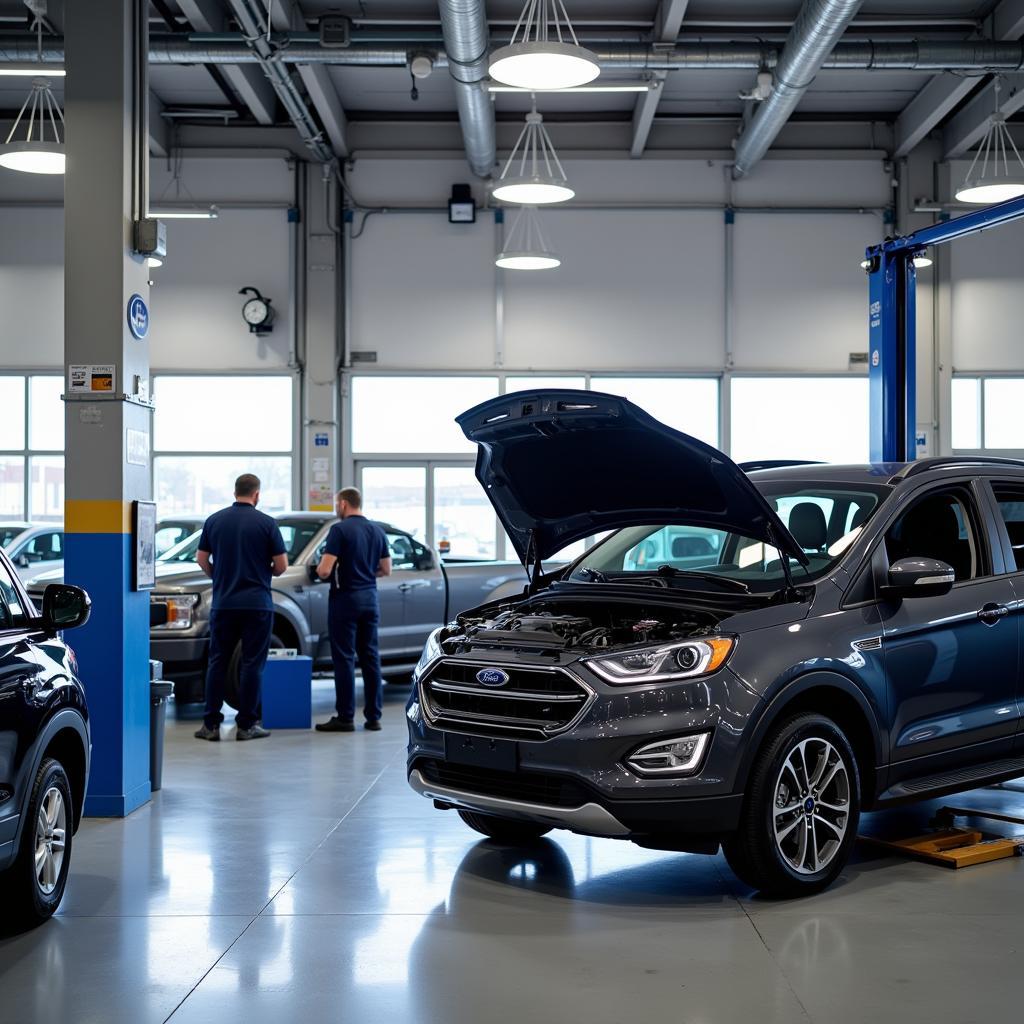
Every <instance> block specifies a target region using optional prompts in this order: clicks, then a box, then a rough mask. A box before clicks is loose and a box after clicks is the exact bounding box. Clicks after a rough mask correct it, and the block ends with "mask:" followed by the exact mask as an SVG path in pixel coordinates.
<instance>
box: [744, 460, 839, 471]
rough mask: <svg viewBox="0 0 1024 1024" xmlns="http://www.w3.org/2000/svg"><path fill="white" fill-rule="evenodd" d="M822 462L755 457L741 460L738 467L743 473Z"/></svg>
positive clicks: (813, 464) (819, 463) (814, 464)
mask: <svg viewBox="0 0 1024 1024" xmlns="http://www.w3.org/2000/svg"><path fill="white" fill-rule="evenodd" d="M821 465H824V463H822V462H819V461H817V460H815V459H755V460H752V461H750V462H741V463H740V464H739V467H740V469H742V470H743V472H744V473H753V472H755V471H756V470H759V469H783V468H785V467H787V466H821Z"/></svg>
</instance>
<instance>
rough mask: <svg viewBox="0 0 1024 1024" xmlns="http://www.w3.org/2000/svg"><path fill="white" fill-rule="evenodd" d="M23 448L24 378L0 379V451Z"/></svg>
mask: <svg viewBox="0 0 1024 1024" xmlns="http://www.w3.org/2000/svg"><path fill="white" fill-rule="evenodd" d="M24 447H25V378H24V377H0V449H3V448H8V449H11V448H24ZM18 504H19V505H20V504H21V502H20V501H19V502H18Z"/></svg>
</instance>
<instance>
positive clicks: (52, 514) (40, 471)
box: [28, 455, 64, 522]
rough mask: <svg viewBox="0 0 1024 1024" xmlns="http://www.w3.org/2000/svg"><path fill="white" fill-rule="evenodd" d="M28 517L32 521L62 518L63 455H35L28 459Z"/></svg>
mask: <svg viewBox="0 0 1024 1024" xmlns="http://www.w3.org/2000/svg"><path fill="white" fill-rule="evenodd" d="M28 471H29V490H28V517H29V519H31V520H32V521H33V522H40V521H44V520H45V521H53V520H55V521H57V522H60V520H62V519H63V518H64V456H63V455H36V456H35V457H34V458H31V459H29V460H28Z"/></svg>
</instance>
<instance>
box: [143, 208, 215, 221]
mask: <svg viewBox="0 0 1024 1024" xmlns="http://www.w3.org/2000/svg"><path fill="white" fill-rule="evenodd" d="M149 215H150V217H156V218H158V219H159V220H216V219H217V218H218V217H219V216H220V210H219V209H217V207H216V206H209V207H206V208H203V209H195V208H189V207H179V208H177V209H172V210H150V211H149Z"/></svg>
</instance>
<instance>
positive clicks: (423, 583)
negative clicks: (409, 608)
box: [398, 580, 430, 594]
mask: <svg viewBox="0 0 1024 1024" xmlns="http://www.w3.org/2000/svg"><path fill="white" fill-rule="evenodd" d="M429 586H430V581H429V580H413V581H412V582H411V583H399V584H398V589H399V590H400V591H401V592H402V593H403V594H404V593H406V592H407V591H409V590H416V589H417V588H418V587H429Z"/></svg>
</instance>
